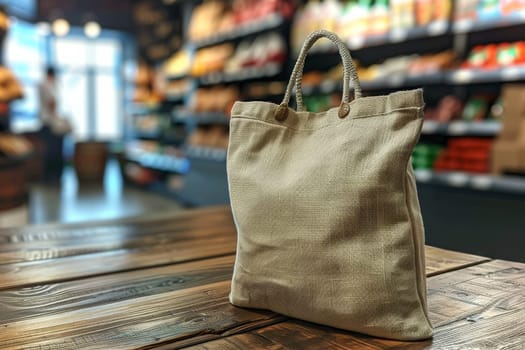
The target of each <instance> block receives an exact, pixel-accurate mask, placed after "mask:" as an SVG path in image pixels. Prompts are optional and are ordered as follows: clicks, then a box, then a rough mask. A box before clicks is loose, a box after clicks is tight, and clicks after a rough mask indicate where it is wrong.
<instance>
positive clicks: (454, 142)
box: [434, 137, 493, 173]
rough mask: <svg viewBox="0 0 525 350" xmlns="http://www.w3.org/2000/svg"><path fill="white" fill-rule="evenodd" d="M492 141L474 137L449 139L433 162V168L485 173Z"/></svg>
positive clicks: (487, 167) (487, 168)
mask: <svg viewBox="0 0 525 350" xmlns="http://www.w3.org/2000/svg"><path fill="white" fill-rule="evenodd" d="M492 142H493V141H492V140H491V139H484V138H475V137H458V138H454V139H451V140H449V142H448V144H447V147H446V148H445V150H444V151H442V152H441V153H440V154H439V156H438V157H437V159H436V161H435V162H434V168H435V169H436V170H445V171H466V172H473V173H487V172H488V171H489V164H490V150H491V147H492Z"/></svg>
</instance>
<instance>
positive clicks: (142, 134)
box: [133, 129, 161, 140]
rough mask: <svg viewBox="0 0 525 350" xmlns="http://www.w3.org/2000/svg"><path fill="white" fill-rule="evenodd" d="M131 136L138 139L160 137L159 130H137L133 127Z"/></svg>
mask: <svg viewBox="0 0 525 350" xmlns="http://www.w3.org/2000/svg"><path fill="white" fill-rule="evenodd" d="M133 136H135V137H136V138H138V139H146V140H156V139H159V138H160V137H161V133H160V130H147V131H146V130H138V129H135V130H134V132H133Z"/></svg>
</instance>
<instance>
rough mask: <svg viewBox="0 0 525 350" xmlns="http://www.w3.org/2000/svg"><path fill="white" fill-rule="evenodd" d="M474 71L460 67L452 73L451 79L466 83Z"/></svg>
mask: <svg viewBox="0 0 525 350" xmlns="http://www.w3.org/2000/svg"><path fill="white" fill-rule="evenodd" d="M473 76H474V73H473V72H472V71H471V70H469V69H460V70H458V71H457V72H455V73H454V75H453V76H452V80H454V81H455V82H456V83H468V82H470V81H471V80H472V77H473Z"/></svg>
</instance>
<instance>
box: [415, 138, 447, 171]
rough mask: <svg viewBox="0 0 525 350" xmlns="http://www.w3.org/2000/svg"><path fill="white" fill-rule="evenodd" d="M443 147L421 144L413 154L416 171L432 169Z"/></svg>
mask: <svg viewBox="0 0 525 350" xmlns="http://www.w3.org/2000/svg"><path fill="white" fill-rule="evenodd" d="M442 150H443V146H441V145H438V144H427V143H420V144H418V145H416V146H415V147H414V151H413V152H412V166H413V167H414V169H415V170H420V169H432V168H433V166H434V162H435V161H436V159H437V157H438V156H439V153H440V152H441V151H442Z"/></svg>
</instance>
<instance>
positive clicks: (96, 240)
mask: <svg viewBox="0 0 525 350" xmlns="http://www.w3.org/2000/svg"><path fill="white" fill-rule="evenodd" d="M208 225H210V226H208V227H206V226H203V227H196V228H187V229H182V230H181V229H174V228H170V227H169V226H168V227H162V228H158V229H155V230H151V231H147V230H144V231H142V232H140V234H138V232H134V233H129V232H119V233H116V234H108V235H107V236H104V235H93V236H90V237H85V239H78V240H77V239H68V240H67V241H65V242H55V241H49V242H48V241H46V242H24V243H18V244H16V245H17V246H18V249H9V248H4V249H0V265H3V264H12V263H18V262H24V261H37V260H47V259H56V258H63V257H68V256H75V255H83V254H92V253H98V252H107V251H111V250H120V249H137V248H144V247H153V246H158V245H166V244H172V243H175V242H178V241H188V240H193V239H205V238H209V239H211V238H216V237H233V236H234V234H233V232H235V228H234V227H232V226H233V225H232V224H231V219H228V221H213V222H210V223H209V224H208Z"/></svg>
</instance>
